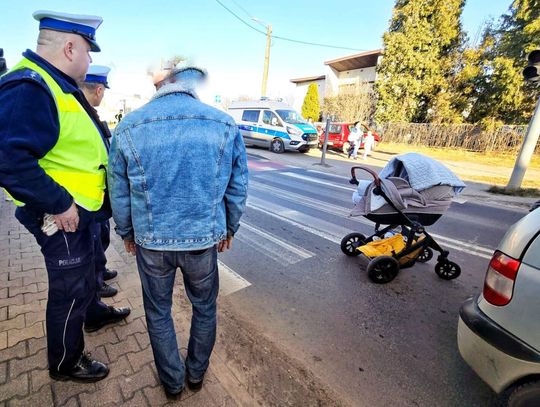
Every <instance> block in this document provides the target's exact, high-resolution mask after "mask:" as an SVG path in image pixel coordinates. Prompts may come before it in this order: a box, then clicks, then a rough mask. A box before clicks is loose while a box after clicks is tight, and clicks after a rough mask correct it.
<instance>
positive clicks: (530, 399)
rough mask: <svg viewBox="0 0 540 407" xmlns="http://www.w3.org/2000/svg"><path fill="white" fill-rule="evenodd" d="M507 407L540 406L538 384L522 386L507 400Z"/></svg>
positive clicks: (531, 383) (539, 385)
mask: <svg viewBox="0 0 540 407" xmlns="http://www.w3.org/2000/svg"><path fill="white" fill-rule="evenodd" d="M507 405H508V407H533V406H538V405H540V382H539V381H534V382H529V383H525V384H522V385H521V386H518V387H516V388H515V389H514V391H513V392H512V393H511V394H510V397H509V398H508V404H507Z"/></svg>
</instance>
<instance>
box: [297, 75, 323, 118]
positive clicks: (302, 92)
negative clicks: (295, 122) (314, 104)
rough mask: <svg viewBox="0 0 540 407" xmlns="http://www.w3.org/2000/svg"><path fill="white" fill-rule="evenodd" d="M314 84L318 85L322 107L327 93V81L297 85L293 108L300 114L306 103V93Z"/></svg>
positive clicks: (321, 80) (320, 80)
mask: <svg viewBox="0 0 540 407" xmlns="http://www.w3.org/2000/svg"><path fill="white" fill-rule="evenodd" d="M312 83H316V84H317V87H318V88H319V89H318V90H319V102H320V103H321V105H322V102H323V99H324V92H325V80H324V79H319V80H317V81H310V82H302V83H297V84H296V87H295V89H294V93H293V102H292V107H293V108H294V109H295V110H297V111H298V112H300V111H301V110H302V104H303V103H304V98H305V97H306V93H307V90H308V87H309V85H311V84H312Z"/></svg>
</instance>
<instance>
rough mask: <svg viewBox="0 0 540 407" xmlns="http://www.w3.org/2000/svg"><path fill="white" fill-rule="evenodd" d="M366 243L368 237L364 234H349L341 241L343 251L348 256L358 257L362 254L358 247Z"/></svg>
mask: <svg viewBox="0 0 540 407" xmlns="http://www.w3.org/2000/svg"><path fill="white" fill-rule="evenodd" d="M365 243H366V237H365V236H364V235H363V234H362V233H349V234H348V235H347V236H345V237H344V238H343V239H341V251H342V252H343V253H344V254H346V255H347V256H351V257H354V256H358V255H359V254H360V252H359V251H358V250H356V249H357V248H358V247H360V246H362V245H364V244H365Z"/></svg>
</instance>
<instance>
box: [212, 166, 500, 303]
mask: <svg viewBox="0 0 540 407" xmlns="http://www.w3.org/2000/svg"><path fill="white" fill-rule="evenodd" d="M346 180H348V178H347V177H345V176H340V175H333V174H326V173H324V172H322V171H315V170H307V171H301V170H297V169H291V168H284V169H282V170H281V171H278V172H276V171H273V172H272V173H265V174H263V173H259V174H257V176H255V177H252V179H251V180H250V185H249V198H248V203H247V208H248V214H249V215H250V216H249V221H242V226H241V228H240V230H239V232H238V234H237V236H236V238H237V240H239V241H240V242H241V243H242V245H243V246H244V247H249V249H252V250H254V251H256V252H257V253H259V254H261V255H262V256H264V258H265V259H266V260H267V261H269V262H276V263H278V264H279V265H281V266H283V267H287V266H291V265H295V264H299V263H301V262H302V261H305V260H308V259H310V258H313V257H315V256H316V254H315V253H313V252H312V251H310V250H309V249H307V248H304V247H302V246H301V244H302V243H300V242H298V239H294V238H289V237H283V236H279V235H278V234H276V233H274V232H272V231H271V230H268V228H269V226H268V225H269V223H268V222H261V223H264V224H265V226H261V225H260V224H259V222H257V219H261V218H263V217H266V218H271V219H272V220H273V221H272V222H273V223H270V225H284V226H285V228H287V229H290V230H299V231H301V232H304V233H309V234H311V235H314V236H317V237H318V238H321V239H324V240H325V241H327V242H330V243H332V244H334V245H336V249H335V250H336V253H340V252H339V247H337V245H339V244H340V242H341V239H342V238H343V236H345V235H347V234H349V233H351V232H353V231H358V232H360V233H364V234H371V233H372V232H373V228H374V224H373V223H372V222H371V221H369V220H367V219H364V218H363V217H350V216H349V215H350V211H351V208H352V202H351V195H352V192H353V190H354V187H353V186H346ZM281 235H283V233H281ZM431 235H432V236H433V237H434V238H435V239H437V240H438V241H439V243H440V244H441V245H442V246H443V247H444V248H447V249H452V250H455V251H459V252H462V253H466V254H469V255H472V256H476V257H479V258H482V259H486V260H489V259H491V256H492V254H493V249H492V248H490V247H486V246H482V245H479V244H478V243H477V242H471V241H463V240H459V239H454V238H451V237H448V236H443V235H441V234H436V233H431ZM220 267H221V268H223V269H225V267H226V266H225V265H223V266H220ZM225 270H226V269H225ZM229 270H230V271H231V272H232V273H234V274H236V275H237V273H235V272H234V271H232V270H231V269H229ZM240 278H241V277H240ZM249 285H250V283H249V282H247V281H246V280H245V279H243V281H242V282H241V283H237V285H236V286H235V288H233V289H231V290H230V293H232V292H236V291H238V290H241V289H243V288H245V287H248V286H249ZM228 290H229V289H228ZM225 295H227V294H225Z"/></svg>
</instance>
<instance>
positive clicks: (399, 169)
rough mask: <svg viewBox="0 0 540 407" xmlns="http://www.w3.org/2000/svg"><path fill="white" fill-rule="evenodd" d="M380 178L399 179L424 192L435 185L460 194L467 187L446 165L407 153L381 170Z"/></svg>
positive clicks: (420, 155)
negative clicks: (443, 186)
mask: <svg viewBox="0 0 540 407" xmlns="http://www.w3.org/2000/svg"><path fill="white" fill-rule="evenodd" d="M379 177H380V178H389V177H398V178H403V179H404V180H406V181H407V182H408V183H409V185H410V186H411V188H412V189H414V190H416V191H423V190H425V189H428V188H431V187H433V186H435V185H448V186H451V187H453V188H454V192H455V194H456V195H457V194H459V193H460V192H461V191H463V189H464V188H465V187H466V186H467V185H465V183H464V182H463V181H461V180H460V179H459V178H458V177H457V176H456V175H455V174H454V173H453V172H452V171H450V170H449V169H448V168H447V167H446V166H445V165H443V164H442V163H440V162H438V161H436V160H434V159H433V158H430V157H426V156H424V155H422V154H418V153H407V154H403V155H400V156H397V157H395V158H392V159H391V160H390V161H389V162H388V164H386V166H385V167H384V168H383V169H382V170H381V172H380V174H379Z"/></svg>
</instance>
